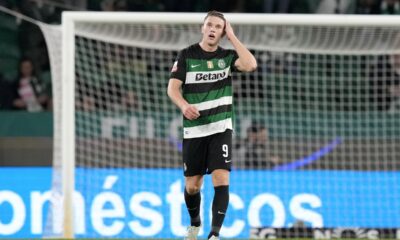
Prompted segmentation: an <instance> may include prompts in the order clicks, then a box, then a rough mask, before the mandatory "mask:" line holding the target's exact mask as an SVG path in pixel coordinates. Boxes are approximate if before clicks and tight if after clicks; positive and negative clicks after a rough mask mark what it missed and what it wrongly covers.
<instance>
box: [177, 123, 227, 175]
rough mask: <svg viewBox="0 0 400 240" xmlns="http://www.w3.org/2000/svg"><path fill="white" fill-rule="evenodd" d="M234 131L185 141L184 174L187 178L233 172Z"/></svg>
mask: <svg viewBox="0 0 400 240" xmlns="http://www.w3.org/2000/svg"><path fill="white" fill-rule="evenodd" d="M231 166H232V130H230V129H227V130H226V131H225V132H222V133H216V134H213V135H210V136H206V137H201V138H189V139H183V172H184V175H185V176H186V177H190V176H195V175H205V174H210V173H212V171H214V170H215V169H226V170H228V171H230V170H231Z"/></svg>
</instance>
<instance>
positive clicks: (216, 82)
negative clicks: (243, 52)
mask: <svg viewBox="0 0 400 240" xmlns="http://www.w3.org/2000/svg"><path fill="white" fill-rule="evenodd" d="M237 58H238V55H237V53H236V51H234V50H228V49H223V48H221V47H218V49H217V50H216V51H215V52H206V51H204V50H203V49H202V48H201V47H200V45H199V44H194V45H191V46H189V47H187V48H185V49H183V50H182V51H180V52H179V54H178V58H177V60H176V61H175V63H174V66H173V68H172V70H171V78H176V79H179V80H181V81H183V85H182V94H183V98H184V99H185V100H186V101H187V102H188V103H190V104H193V105H195V106H196V107H197V109H198V110H199V111H200V117H199V118H197V119H195V120H188V119H186V118H185V117H184V118H183V138H185V139H186V138H197V137H205V136H209V135H212V134H215V133H220V132H224V131H225V130H226V129H233V126H232V125H233V124H232V118H233V114H234V113H233V107H232V104H233V101H232V96H233V94H232V78H231V72H232V71H233V70H236V68H235V66H234V64H235V61H236V59H237Z"/></svg>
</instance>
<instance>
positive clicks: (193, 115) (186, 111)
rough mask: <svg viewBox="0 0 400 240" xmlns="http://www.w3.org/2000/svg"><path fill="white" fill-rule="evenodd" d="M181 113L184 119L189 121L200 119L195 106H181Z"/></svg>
mask: <svg viewBox="0 0 400 240" xmlns="http://www.w3.org/2000/svg"><path fill="white" fill-rule="evenodd" d="M182 113H183V116H185V118H187V119H189V120H194V119H197V118H198V117H200V112H199V110H198V109H197V108H196V107H195V106H193V105H190V104H188V105H185V106H183V108H182Z"/></svg>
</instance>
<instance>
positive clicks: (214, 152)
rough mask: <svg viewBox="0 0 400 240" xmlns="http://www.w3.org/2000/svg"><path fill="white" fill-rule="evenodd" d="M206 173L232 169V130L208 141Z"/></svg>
mask: <svg viewBox="0 0 400 240" xmlns="http://www.w3.org/2000/svg"><path fill="white" fill-rule="evenodd" d="M207 168H208V173H211V172H212V171H214V170H216V169H225V170H228V171H230V170H231V168H232V130H230V129H228V130H226V131H225V132H223V133H217V134H215V135H214V136H213V137H212V138H211V139H210V141H209V146H208V154H207Z"/></svg>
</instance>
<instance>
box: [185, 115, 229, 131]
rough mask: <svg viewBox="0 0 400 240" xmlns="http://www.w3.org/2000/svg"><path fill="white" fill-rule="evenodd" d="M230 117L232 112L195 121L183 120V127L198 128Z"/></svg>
mask: <svg viewBox="0 0 400 240" xmlns="http://www.w3.org/2000/svg"><path fill="white" fill-rule="evenodd" d="M231 117H232V112H223V113H218V114H215V115H211V116H207V117H200V118H198V119H195V120H187V119H184V120H183V127H195V126H200V125H205V124H209V123H213V122H218V121H221V120H224V119H227V118H231Z"/></svg>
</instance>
